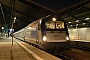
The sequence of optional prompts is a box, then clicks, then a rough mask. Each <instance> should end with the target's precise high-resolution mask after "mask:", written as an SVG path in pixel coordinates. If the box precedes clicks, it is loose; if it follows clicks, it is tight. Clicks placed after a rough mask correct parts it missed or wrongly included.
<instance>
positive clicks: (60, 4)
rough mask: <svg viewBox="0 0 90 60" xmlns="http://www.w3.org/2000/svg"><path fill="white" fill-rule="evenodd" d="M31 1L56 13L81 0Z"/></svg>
mask: <svg viewBox="0 0 90 60" xmlns="http://www.w3.org/2000/svg"><path fill="white" fill-rule="evenodd" d="M33 1H34V2H36V3H39V4H41V5H43V6H45V7H48V8H50V9H52V10H55V11H58V10H60V9H62V8H64V7H68V6H70V5H72V4H75V3H77V2H80V1H83V0H33Z"/></svg>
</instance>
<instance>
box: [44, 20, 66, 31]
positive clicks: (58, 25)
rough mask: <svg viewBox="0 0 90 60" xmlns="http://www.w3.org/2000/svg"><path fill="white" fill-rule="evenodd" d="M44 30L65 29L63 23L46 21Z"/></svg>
mask: <svg viewBox="0 0 90 60" xmlns="http://www.w3.org/2000/svg"><path fill="white" fill-rule="evenodd" d="M45 26H46V30H47V29H65V27H64V22H63V21H55V22H54V21H48V22H45Z"/></svg>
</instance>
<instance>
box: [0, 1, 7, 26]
mask: <svg viewBox="0 0 90 60" xmlns="http://www.w3.org/2000/svg"><path fill="white" fill-rule="evenodd" d="M0 7H1V12H2V15H3V19H4V22H5V24H6V20H5V16H4V12H3V9H2V4H1V1H0Z"/></svg>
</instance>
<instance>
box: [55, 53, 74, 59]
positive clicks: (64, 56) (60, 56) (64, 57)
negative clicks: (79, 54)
mask: <svg viewBox="0 0 90 60" xmlns="http://www.w3.org/2000/svg"><path fill="white" fill-rule="evenodd" d="M56 57H58V58H60V59H62V60H74V59H72V58H70V57H68V56H66V55H63V54H60V55H56Z"/></svg>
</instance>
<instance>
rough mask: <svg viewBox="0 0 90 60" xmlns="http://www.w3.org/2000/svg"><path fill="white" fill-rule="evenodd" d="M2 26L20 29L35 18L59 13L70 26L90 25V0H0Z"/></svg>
mask: <svg viewBox="0 0 90 60" xmlns="http://www.w3.org/2000/svg"><path fill="white" fill-rule="evenodd" d="M0 6H1V9H0V24H1V25H0V26H3V25H4V24H8V26H9V28H11V26H12V22H13V21H14V17H16V21H15V23H14V28H15V30H19V29H21V28H23V27H25V26H27V25H28V24H30V23H31V22H33V21H34V20H37V19H39V18H42V17H45V16H48V15H54V14H56V13H57V14H58V15H59V16H60V17H61V18H63V19H64V20H66V23H67V25H68V28H76V27H77V28H78V27H79V28H82V27H90V19H89V18H90V1H89V0H68V1H67V0H63V1H61V0H54V1H53V0H7V1H6V0H0Z"/></svg>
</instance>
